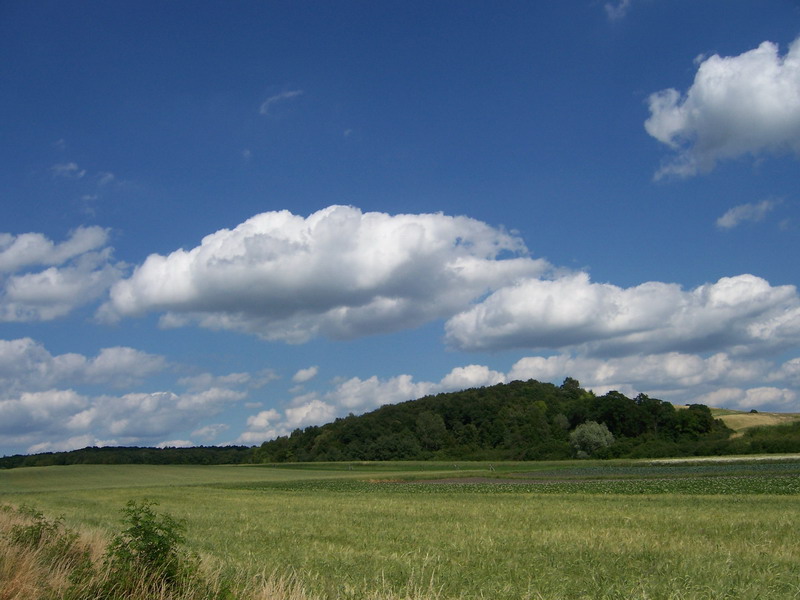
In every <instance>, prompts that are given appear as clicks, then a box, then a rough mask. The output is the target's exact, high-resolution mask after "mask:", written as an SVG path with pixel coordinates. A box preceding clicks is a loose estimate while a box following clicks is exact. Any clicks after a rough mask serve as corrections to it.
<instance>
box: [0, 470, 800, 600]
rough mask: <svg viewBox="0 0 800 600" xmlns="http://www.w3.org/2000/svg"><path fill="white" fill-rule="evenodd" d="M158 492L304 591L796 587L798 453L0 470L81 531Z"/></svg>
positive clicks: (4, 490) (215, 541)
mask: <svg viewBox="0 0 800 600" xmlns="http://www.w3.org/2000/svg"><path fill="white" fill-rule="evenodd" d="M145 498H146V499H150V500H153V501H155V502H157V503H158V509H159V510H160V511H163V512H166V513H169V514H171V515H173V516H174V517H176V518H178V519H182V520H184V521H185V523H186V536H187V538H188V546H189V547H190V548H191V549H192V550H194V551H197V552H198V553H200V554H201V556H203V557H204V558H206V559H207V560H208V561H211V562H214V563H215V564H217V565H219V566H220V567H221V568H223V569H226V570H229V571H231V572H236V573H238V574H239V575H240V576H241V575H243V576H245V577H249V578H258V577H261V576H270V575H274V574H279V575H281V576H284V575H293V576H295V577H296V579H297V581H298V582H300V584H301V585H302V589H303V590H304V592H305V594H306V596H305V597H307V598H321V599H334V598H335V599H339V598H353V599H355V598H359V599H362V598H386V599H400V598H406V599H411V598H417V599H423V598H426V599H427V598H431V599H433V598H437V599H440V600H442V599H451V598H464V599H477V598H492V599H515V600H516V599H520V598H546V599H557V598H558V599H566V598H575V599H579V598H586V599H590V598H591V599H603V598H607V599H611V598H618V599H623V598H624V599H636V598H638V599H712V598H736V599H748V598H752V599H755V598H759V599H762V598H778V599H781V598H800V543H798V542H797V531H798V529H800V456H791V457H784V458H783V459H769V460H755V459H749V458H748V459H742V460H725V461H696V462H695V461H691V460H682V461H677V462H670V461H606V462H597V461H580V462H552V463H546V462H545V463H543V462H539V463H502V464H497V463H495V464H492V465H489V464H487V463H460V464H451V463H353V464H347V463H344V464H343V463H339V464H333V463H331V464H313V465H312V464H306V465H282V466H280V467H262V466H238V467H202V466H193V467H190V466H101V465H96V466H92V465H80V466H71V467H39V468H28V469H13V470H8V471H0V504H6V505H16V506H19V505H23V504H24V505H29V506H34V507H36V508H37V509H39V510H41V511H43V512H45V513H46V514H48V515H53V516H58V515H63V516H64V518H65V520H66V522H67V523H68V524H69V525H71V526H74V527H80V528H82V529H84V530H86V529H89V530H100V531H104V532H113V531H116V530H118V529H119V518H120V514H119V513H120V509H121V508H122V507H123V506H124V505H125V503H126V502H127V501H128V500H131V499H136V500H140V499H145Z"/></svg>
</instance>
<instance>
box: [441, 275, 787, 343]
mask: <svg viewBox="0 0 800 600" xmlns="http://www.w3.org/2000/svg"><path fill="white" fill-rule="evenodd" d="M446 332H447V340H448V342H449V344H450V345H451V346H454V347H456V348H459V349H462V350H494V349H507V348H528V349H539V350H542V349H563V348H570V347H573V348H580V349H581V350H582V351H583V352H584V353H588V354H594V355H606V356H613V355H621V354H638V353H661V352H669V351H683V352H686V351H690V352H713V351H723V350H724V351H731V352H737V353H740V354H745V353H751V352H755V351H756V350H779V349H782V348H786V347H790V346H795V345H797V344H798V343H799V342H800V298H798V294H797V290H796V288H795V287H794V286H791V285H785V286H776V287H773V286H771V285H770V284H769V283H768V282H767V281H765V280H764V279H761V278H759V277H755V276H753V275H739V276H736V277H724V278H722V279H720V280H719V281H717V282H715V283H710V284H706V285H702V286H699V287H697V288H695V289H693V290H689V291H684V290H683V289H681V288H680V286H678V285H675V284H666V283H659V282H648V283H644V284H642V285H639V286H635V287H631V288H620V287H617V286H614V285H610V284H600V283H593V282H591V281H590V280H589V277H588V275H587V274H585V273H578V274H572V275H569V276H565V277H562V278H559V279H555V280H540V279H528V280H524V281H521V282H519V283H518V284H517V285H515V286H510V287H507V288H503V289H501V290H498V291H497V292H494V293H493V294H491V295H490V296H488V297H487V298H486V299H485V300H484V301H483V302H480V303H479V304H476V305H475V306H473V307H471V308H470V309H468V310H467V311H464V312H462V313H461V314H459V315H456V316H454V317H453V318H451V319H450V320H449V321H448V322H447V323H446Z"/></svg>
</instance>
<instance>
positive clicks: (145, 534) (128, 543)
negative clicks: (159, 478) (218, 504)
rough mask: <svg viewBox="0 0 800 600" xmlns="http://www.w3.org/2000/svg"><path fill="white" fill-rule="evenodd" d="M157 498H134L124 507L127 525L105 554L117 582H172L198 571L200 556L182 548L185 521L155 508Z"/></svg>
mask: <svg viewBox="0 0 800 600" xmlns="http://www.w3.org/2000/svg"><path fill="white" fill-rule="evenodd" d="M155 504H156V503H155V502H152V501H148V500H144V501H142V502H140V503H138V502H136V501H135V500H130V501H128V503H127V504H126V505H125V508H123V509H122V513H123V515H124V517H123V522H124V524H125V525H127V527H126V528H125V529H124V530H123V531H122V532H121V533H120V534H118V535H116V536H114V538H113V539H112V541H111V544H110V545H109V547H108V550H107V552H106V556H105V564H106V567H107V569H108V571H109V574H110V578H111V580H112V581H113V582H115V583H118V584H119V583H122V584H124V583H125V582H126V581H128V580H130V581H134V580H141V578H142V577H146V578H150V579H152V580H153V581H154V582H159V583H165V584H167V585H170V586H178V585H180V582H181V580H185V579H186V578H187V577H191V576H193V575H195V574H196V572H197V559H196V558H195V557H193V556H191V555H190V554H189V553H188V552H185V551H184V550H182V549H181V544H183V543H184V542H185V539H184V537H183V531H184V525H183V523H180V522H178V521H176V520H175V519H174V518H172V517H171V516H170V515H168V514H159V513H156V512H155V511H154V510H153V506H155Z"/></svg>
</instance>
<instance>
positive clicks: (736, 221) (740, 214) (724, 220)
mask: <svg viewBox="0 0 800 600" xmlns="http://www.w3.org/2000/svg"><path fill="white" fill-rule="evenodd" d="M778 204H780V202H779V201H777V200H763V201H762V202H758V203H749V204H740V205H739V206H734V207H733V208H732V209H730V210H729V211H728V212H726V213H725V214H724V215H722V216H721V217H720V218H719V219H717V227H719V228H720V229H733V228H734V227H737V226H738V225H741V224H742V223H743V222H745V221H750V222H753V223H756V222H758V221H762V220H763V219H764V216H765V215H766V214H767V213H768V212H769V211H771V210H772V209H773V208H775V207H776V206H777V205H778Z"/></svg>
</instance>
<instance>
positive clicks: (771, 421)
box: [711, 408, 800, 435]
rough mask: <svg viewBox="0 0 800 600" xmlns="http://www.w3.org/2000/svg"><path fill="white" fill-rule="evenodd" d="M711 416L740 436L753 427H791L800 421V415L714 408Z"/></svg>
mask: <svg viewBox="0 0 800 600" xmlns="http://www.w3.org/2000/svg"><path fill="white" fill-rule="evenodd" d="M711 414H712V415H714V417H715V418H718V419H720V420H721V421H722V422H723V423H725V425H727V426H728V427H729V428H731V429H733V430H734V431H735V432H736V433H738V434H740V435H743V434H744V431H745V430H747V429H752V428H753V427H769V426H772V425H789V424H791V423H794V422H796V421H800V414H798V413H776V412H760V411H751V412H745V411H740V410H729V409H724V408H712V409H711Z"/></svg>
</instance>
